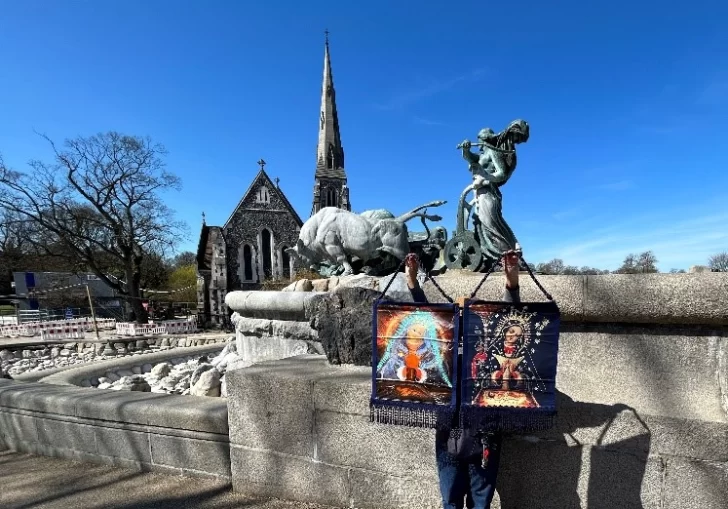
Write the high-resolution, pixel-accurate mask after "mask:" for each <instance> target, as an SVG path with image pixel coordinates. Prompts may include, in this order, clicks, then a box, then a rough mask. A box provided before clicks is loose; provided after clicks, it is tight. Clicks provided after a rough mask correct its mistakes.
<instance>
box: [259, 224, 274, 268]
mask: <svg viewBox="0 0 728 509" xmlns="http://www.w3.org/2000/svg"><path fill="white" fill-rule="evenodd" d="M271 240H272V239H271V233H270V230H268V229H267V228H265V229H263V231H262V232H260V244H261V246H260V247H261V250H262V253H261V256H262V257H263V260H262V262H263V274H264V277H265V278H266V279H267V278H270V277H271V276H272V275H273V270H272V269H273V251H272V250H271Z"/></svg>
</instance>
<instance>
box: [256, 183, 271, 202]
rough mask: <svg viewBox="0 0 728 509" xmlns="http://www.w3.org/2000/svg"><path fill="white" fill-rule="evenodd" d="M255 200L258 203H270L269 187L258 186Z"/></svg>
mask: <svg viewBox="0 0 728 509" xmlns="http://www.w3.org/2000/svg"><path fill="white" fill-rule="evenodd" d="M255 201H256V202H258V203H270V196H269V194H268V188H267V187H265V186H260V187H259V188H258V194H257V195H256V197H255Z"/></svg>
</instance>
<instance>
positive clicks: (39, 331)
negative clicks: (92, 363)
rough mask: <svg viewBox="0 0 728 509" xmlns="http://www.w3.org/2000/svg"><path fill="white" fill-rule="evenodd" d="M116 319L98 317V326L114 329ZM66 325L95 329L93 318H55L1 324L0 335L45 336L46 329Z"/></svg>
mask: <svg viewBox="0 0 728 509" xmlns="http://www.w3.org/2000/svg"><path fill="white" fill-rule="evenodd" d="M115 326H116V320H114V319H113V318H97V319H96V327H97V328H98V329H99V330H109V329H114V327H115ZM66 327H75V328H78V329H81V330H83V331H85V332H91V331H93V330H94V321H93V320H92V319H91V318H74V319H71V320H53V321H50V322H24V323H22V324H19V325H2V326H0V337H6V338H17V337H33V336H38V335H40V336H41V337H42V336H43V332H44V331H55V330H58V329H64V328H66Z"/></svg>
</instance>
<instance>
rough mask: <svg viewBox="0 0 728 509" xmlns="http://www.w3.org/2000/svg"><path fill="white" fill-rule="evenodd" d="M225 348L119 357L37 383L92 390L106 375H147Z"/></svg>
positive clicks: (64, 371) (202, 347)
mask: <svg viewBox="0 0 728 509" xmlns="http://www.w3.org/2000/svg"><path fill="white" fill-rule="evenodd" d="M224 347H225V343H216V344H212V345H203V346H193V347H188V348H174V349H170V350H164V351H161V352H155V353H150V354H145V355H135V356H132V357H121V358H119V359H112V360H107V361H101V362H92V363H88V364H86V365H83V366H79V367H77V368H70V369H65V370H63V371H60V372H58V373H53V374H51V375H48V376H45V377H43V378H41V379H40V380H39V381H40V382H43V383H49V384H54V385H75V386H79V387H96V386H97V385H99V380H98V379H99V378H101V377H105V376H106V377H108V374H109V373H113V374H114V375H116V376H117V377H119V378H120V377H121V376H124V374H123V373H122V374H121V375H120V374H119V371H122V370H124V371H134V370H135V368H138V369H137V370H138V371H139V373H147V372H149V371H151V369H152V367H153V366H154V365H156V364H159V363H162V362H171V363H172V364H179V363H180V362H186V361H188V360H192V359H197V358H199V357H201V356H202V355H205V354H209V353H219V352H221V351H222V349H223V348H224Z"/></svg>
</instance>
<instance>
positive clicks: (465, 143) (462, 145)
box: [460, 140, 473, 150]
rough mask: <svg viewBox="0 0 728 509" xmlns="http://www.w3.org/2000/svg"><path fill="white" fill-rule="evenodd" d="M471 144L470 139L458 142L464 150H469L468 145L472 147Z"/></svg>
mask: <svg viewBox="0 0 728 509" xmlns="http://www.w3.org/2000/svg"><path fill="white" fill-rule="evenodd" d="M472 146H473V144H472V143H471V142H470V140H465V141H464V142H462V143H461V144H460V148H463V149H465V150H470V147H472Z"/></svg>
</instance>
